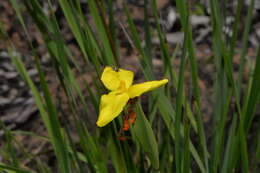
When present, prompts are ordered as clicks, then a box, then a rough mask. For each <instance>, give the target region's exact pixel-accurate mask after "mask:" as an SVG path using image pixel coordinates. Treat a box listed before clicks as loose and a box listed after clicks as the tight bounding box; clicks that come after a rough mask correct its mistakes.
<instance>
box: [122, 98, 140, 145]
mask: <svg viewBox="0 0 260 173" xmlns="http://www.w3.org/2000/svg"><path fill="white" fill-rule="evenodd" d="M136 101H137V99H131V100H129V102H128V104H129V107H128V110H127V112H128V114H127V115H125V116H124V122H123V126H122V128H121V129H120V132H119V137H118V138H119V140H121V141H125V140H127V138H126V137H125V136H123V134H122V133H123V131H128V130H129V129H130V124H134V123H135V120H136V113H135V112H134V111H133V106H134V104H135V103H136Z"/></svg>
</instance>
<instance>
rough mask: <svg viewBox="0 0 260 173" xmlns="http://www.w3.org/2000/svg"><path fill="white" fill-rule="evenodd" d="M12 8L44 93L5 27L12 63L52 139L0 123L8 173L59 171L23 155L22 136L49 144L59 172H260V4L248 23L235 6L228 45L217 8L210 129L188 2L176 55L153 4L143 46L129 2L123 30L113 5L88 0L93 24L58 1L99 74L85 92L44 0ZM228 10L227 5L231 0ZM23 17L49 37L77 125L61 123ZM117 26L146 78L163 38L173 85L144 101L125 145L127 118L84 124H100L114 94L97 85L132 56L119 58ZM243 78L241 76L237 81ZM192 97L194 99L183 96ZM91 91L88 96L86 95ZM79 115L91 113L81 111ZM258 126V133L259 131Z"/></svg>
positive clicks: (181, 5)
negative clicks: (252, 36)
mask: <svg viewBox="0 0 260 173" xmlns="http://www.w3.org/2000/svg"><path fill="white" fill-rule="evenodd" d="M9 2H10V4H11V5H12V7H13V10H14V11H15V13H16V16H17V20H18V21H19V22H20V25H21V29H22V30H23V32H24V35H25V36H26V40H24V44H27V45H28V47H29V48H30V51H31V52H30V53H31V55H32V57H33V60H34V65H35V68H36V69H37V71H38V75H39V79H40V82H39V86H36V84H35V83H34V82H33V80H32V79H31V78H30V76H29V74H28V72H27V71H26V68H25V65H24V62H23V61H22V56H23V55H19V54H14V52H17V49H16V47H15V46H14V45H15V44H14V43H12V41H11V39H10V38H9V36H8V35H7V33H6V32H5V31H4V29H3V26H2V25H0V29H1V32H0V33H1V38H2V39H3V41H5V43H6V45H7V47H8V52H9V55H10V57H11V58H12V61H13V64H14V65H15V67H16V69H17V71H18V72H19V74H20V75H21V77H22V78H23V80H24V81H25V82H26V83H27V85H28V87H29V88H30V90H31V92H32V94H33V96H34V99H35V102H36V105H37V107H38V109H39V114H40V116H41V120H42V122H43V124H44V126H45V128H46V130H47V132H48V136H40V135H38V134H35V133H33V132H26V131H12V130H8V129H7V128H6V127H5V125H4V124H3V123H2V122H1V124H0V125H1V128H3V129H4V140H3V141H4V142H3V144H2V145H3V147H2V148H1V149H0V153H1V155H2V156H3V160H2V161H0V172H8V173H9V172H10V173H11V172H21V173H26V172H39V173H49V172H52V171H53V170H54V169H55V168H53V167H51V166H49V165H48V164H47V163H45V162H44V160H42V159H41V158H40V157H39V156H37V155H34V154H30V153H29V151H27V150H26V149H24V148H23V147H22V144H20V143H19V142H18V141H17V140H16V138H15V136H16V135H28V136H31V137H33V138H38V139H40V140H44V141H46V142H48V143H49V144H50V145H51V153H52V154H53V155H55V161H56V163H57V165H56V167H57V169H58V171H59V172H61V173H70V172H71V173H74V172H79V173H85V172H98V173H106V172H117V173H127V172H129V173H132V172H133V173H137V172H151V173H154V172H163V173H164V172H166V173H167V172H169V173H171V172H178V173H189V172H203V173H217V172H223V173H229V172H244V173H246V172H258V171H260V170H259V164H260V158H259V153H260V140H259V136H260V135H259V134H260V126H259V123H258V124H257V123H255V122H254V120H256V119H254V118H255V116H256V109H257V106H259V98H260V90H259V88H260V68H256V67H259V66H260V48H258V50H257V55H256V59H255V61H254V63H253V64H252V65H251V66H249V65H248V64H249V63H247V49H248V38H249V31H250V27H251V25H252V13H253V6H254V0H251V1H250V7H249V8H248V11H247V16H245V17H244V16H241V9H242V8H243V4H242V3H243V1H242V0H238V1H237V2H238V3H237V5H236V12H235V13H236V14H235V22H234V24H233V27H232V32H233V33H234V34H233V35H232V38H231V39H230V40H229V39H228V38H226V37H225V35H224V34H223V32H222V28H223V22H224V20H225V13H226V11H225V10H226V9H221V8H220V6H221V5H223V4H220V2H219V1H218V0H212V1H210V4H209V5H210V11H211V15H210V19H211V26H210V27H211V28H212V35H211V40H212V55H213V56H212V59H213V61H212V62H210V63H213V65H214V66H215V68H216V70H215V73H214V74H211V76H213V77H214V83H213V88H212V89H213V95H214V96H213V103H214V105H211V106H212V109H213V112H212V115H211V119H212V123H210V124H209V123H205V122H204V121H203V118H204V117H205V116H210V115H205V114H204V112H203V111H202V106H203V104H204V103H203V101H202V99H201V97H202V94H201V92H202V91H200V87H199V81H200V80H201V79H200V77H199V73H198V68H199V65H198V60H197V57H196V52H197V49H196V46H197V45H196V44H195V43H194V41H193V36H192V29H191V25H190V22H189V17H190V15H191V14H192V10H191V9H192V8H191V6H190V5H191V4H190V3H189V2H188V1H183V0H176V7H177V10H178V12H179V14H180V20H181V21H180V22H181V30H182V31H183V32H184V42H183V44H181V45H176V47H175V49H174V53H173V54H172V51H171V45H169V44H168V43H167V41H166V36H165V34H166V33H165V32H164V30H163V28H162V26H161V25H160V21H159V20H160V13H159V11H158V9H157V4H156V2H157V1H155V0H152V1H148V0H145V2H146V5H145V7H144V26H143V28H142V29H143V30H144V33H145V34H144V40H142V39H141V37H140V34H139V32H138V29H137V27H136V25H135V24H134V22H133V18H132V16H131V12H130V9H129V6H128V4H124V7H123V12H122V13H123V14H122V15H124V17H125V18H126V23H124V24H123V26H122V25H119V23H118V20H117V18H116V17H117V16H115V13H114V10H113V5H114V3H115V1H112V0H109V1H102V0H97V1H94V0H89V1H87V2H88V5H87V8H88V10H89V15H90V16H91V19H92V21H91V22H90V20H88V18H87V17H86V16H85V15H84V14H83V11H82V9H83V8H85V6H84V7H82V6H81V3H80V0H75V1H71V0H59V1H57V2H58V4H59V6H60V7H61V8H60V9H61V12H62V14H63V15H64V17H65V20H66V22H67V26H68V27H69V29H70V31H71V33H72V34H73V36H74V38H75V40H76V42H77V45H78V48H79V50H80V52H81V53H82V57H77V59H79V58H82V62H84V67H85V68H87V69H91V70H90V71H92V73H91V74H88V75H89V76H90V77H91V78H92V79H93V81H92V85H90V84H89V83H88V82H87V81H84V82H83V83H84V84H83V87H82V86H81V85H80V84H79V83H78V81H77V75H78V74H76V73H75V70H74V69H75V68H76V70H78V71H79V72H81V71H82V69H81V68H80V65H79V62H78V61H77V59H76V58H75V57H73V56H72V52H71V50H70V49H69V47H68V44H67V43H66V41H65V40H64V39H63V35H62V33H61V28H60V26H59V24H58V23H59V22H58V20H57V16H55V13H53V12H51V13H50V14H49V15H47V14H46V13H45V12H44V11H43V8H42V6H41V4H40V3H39V2H38V1H37V0H28V1H22V2H19V3H18V1H17V0H9ZM46 2H48V5H49V9H50V10H53V8H54V7H52V1H50V0H48V1H46ZM223 3H227V2H226V1H225V2H224V1H223ZM24 12H27V14H28V15H29V17H30V18H31V19H30V20H32V22H33V23H34V24H35V25H36V26H37V28H38V30H39V33H40V34H41V37H42V39H43V41H44V46H45V48H46V49H47V51H48V53H49V55H50V61H51V63H52V65H53V66H52V68H53V73H55V74H53V75H54V76H56V78H57V80H58V82H59V84H60V86H61V88H62V90H63V91H64V93H65V97H66V99H67V100H68V105H67V106H68V108H69V110H70V118H69V120H70V121H66V123H61V120H62V119H63V118H64V116H63V115H62V114H61V113H60V110H59V109H58V108H57V103H56V102H55V101H54V99H53V96H52V93H51V92H50V84H49V83H48V82H47V81H46V74H45V72H44V67H42V65H41V63H40V59H41V58H40V57H39V55H37V53H36V47H34V46H33V44H32V40H31V35H30V32H29V31H28V28H27V27H28V26H26V20H25V18H24V15H22V14H23V13H24ZM148 16H151V17H152V18H153V19H154V21H155V28H152V27H151V26H150V24H149V18H150V17H148ZM241 18H243V20H245V22H244V23H245V27H244V28H245V29H244V31H243V33H242V36H243V38H242V48H240V49H238V48H237V43H238V42H239V38H238V34H239V32H240V31H239V28H240V25H242V24H243V22H240V21H241ZM93 24H94V26H93ZM118 26H119V27H118ZM126 26H127V27H126ZM120 27H123V28H120ZM124 27H125V28H124ZM119 29H123V30H125V34H127V38H128V39H129V40H128V41H129V42H130V43H131V46H132V49H133V51H134V52H137V56H138V62H139V66H138V70H140V71H141V72H142V75H143V79H145V80H155V79H157V76H156V74H155V73H154V66H153V58H155V46H154V45H153V44H152V41H151V37H152V36H153V35H157V36H158V38H159V45H158V46H159V51H160V52H159V53H160V55H161V59H162V63H163V65H162V66H163V76H164V78H168V79H169V83H168V84H167V86H165V87H162V88H159V89H157V90H156V91H153V92H150V93H148V94H146V95H147V98H145V99H147V100H146V101H147V102H148V104H147V106H144V104H142V103H143V101H144V100H142V99H139V100H138V102H137V103H136V105H135V112H136V113H137V120H136V122H135V124H134V125H132V126H131V130H130V132H129V134H125V135H126V136H129V140H126V141H120V140H119V139H118V134H119V131H120V128H121V126H122V123H123V121H122V116H119V117H118V118H116V119H115V120H114V121H113V122H111V123H109V124H108V125H107V126H105V127H103V128H99V127H96V126H95V125H94V126H93V125H91V123H89V122H87V121H86V117H92V118H93V119H97V116H98V111H99V110H98V108H99V99H100V97H101V95H102V94H104V93H107V90H106V89H105V88H104V86H103V84H102V83H101V81H100V80H97V78H100V76H101V73H102V70H103V68H104V67H105V66H113V67H121V66H122V65H124V63H125V61H124V57H122V55H121V54H120V45H119V42H120V40H118V33H119ZM143 43H145V44H143ZM235 53H238V54H239V55H240V64H239V70H238V72H235V71H234V67H233V64H232V60H233V57H234V55H235ZM176 59H179V60H180V61H179V62H180V63H179V68H178V69H176V68H174V67H173V61H174V60H176ZM245 68H249V69H250V70H251V71H250V73H249V74H248V76H247V77H248V79H249V80H248V81H246V82H243V75H244V70H245ZM92 69H93V70H92ZM186 73H189V75H190V79H191V82H190V83H191V85H190V86H187V84H186V83H187V82H189V81H187V78H185V74H186ZM235 73H238V77H236V76H235ZM187 90H190V92H189V93H187V92H185V91H187ZM86 92H87V93H88V94H87V95H88V96H86V95H85V94H84V93H86ZM90 107H93V109H90ZM80 108H83V110H82V111H80ZM91 110H94V112H93V111H91ZM82 112H83V113H82ZM82 114H84V117H83V116H82ZM122 114H123V113H122ZM253 125H254V127H253ZM208 126H210V132H209V131H206V129H209V128H208ZM255 126H257V127H255ZM71 127H74V128H75V131H76V135H77V138H76V139H77V140H75V136H72V133H71ZM206 127H207V128H206ZM253 128H254V129H256V131H252V129H253ZM252 136H253V137H252ZM16 151H19V152H16ZM18 154H19V155H18ZM23 158H30V160H31V162H29V164H28V165H24V164H23V163H24V162H23ZM33 160H36V161H33Z"/></svg>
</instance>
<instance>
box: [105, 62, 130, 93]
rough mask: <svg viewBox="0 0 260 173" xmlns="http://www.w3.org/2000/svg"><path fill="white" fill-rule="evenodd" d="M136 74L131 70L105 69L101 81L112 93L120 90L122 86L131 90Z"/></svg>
mask: <svg viewBox="0 0 260 173" xmlns="http://www.w3.org/2000/svg"><path fill="white" fill-rule="evenodd" d="M133 78H134V73H133V72H132V71H129V70H124V69H119V70H118V71H115V70H113V68H112V67H105V69H104V71H103V73H102V76H101V81H102V82H103V84H104V85H105V87H106V88H107V89H109V90H111V91H114V90H117V89H119V87H120V86H122V83H123V86H124V87H125V88H129V87H130V86H131V85H132V82H133Z"/></svg>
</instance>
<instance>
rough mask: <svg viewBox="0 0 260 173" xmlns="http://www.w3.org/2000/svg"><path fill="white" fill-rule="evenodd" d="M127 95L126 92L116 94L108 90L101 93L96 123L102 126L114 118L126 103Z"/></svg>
mask: <svg viewBox="0 0 260 173" xmlns="http://www.w3.org/2000/svg"><path fill="white" fill-rule="evenodd" d="M128 100H129V96H128V94H127V93H122V94H117V92H110V93H109V94H105V95H102V97H101V102H100V107H99V117H98V120H97V125H98V126H99V127H103V126H105V125H107V124H108V123H109V122H111V121H112V120H113V119H114V118H116V117H117V116H118V115H119V114H120V113H121V112H122V110H123V108H124V106H125V105H126V104H127V102H128Z"/></svg>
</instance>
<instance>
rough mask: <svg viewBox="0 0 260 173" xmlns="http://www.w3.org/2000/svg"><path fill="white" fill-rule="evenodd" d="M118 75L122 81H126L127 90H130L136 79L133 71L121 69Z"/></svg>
mask: <svg viewBox="0 0 260 173" xmlns="http://www.w3.org/2000/svg"><path fill="white" fill-rule="evenodd" d="M118 75H119V79H120V81H124V83H125V87H126V88H129V87H130V86H131V85H132V83H133V79H134V73H133V72H132V71H129V70H124V69H121V68H120V69H119V71H118Z"/></svg>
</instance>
